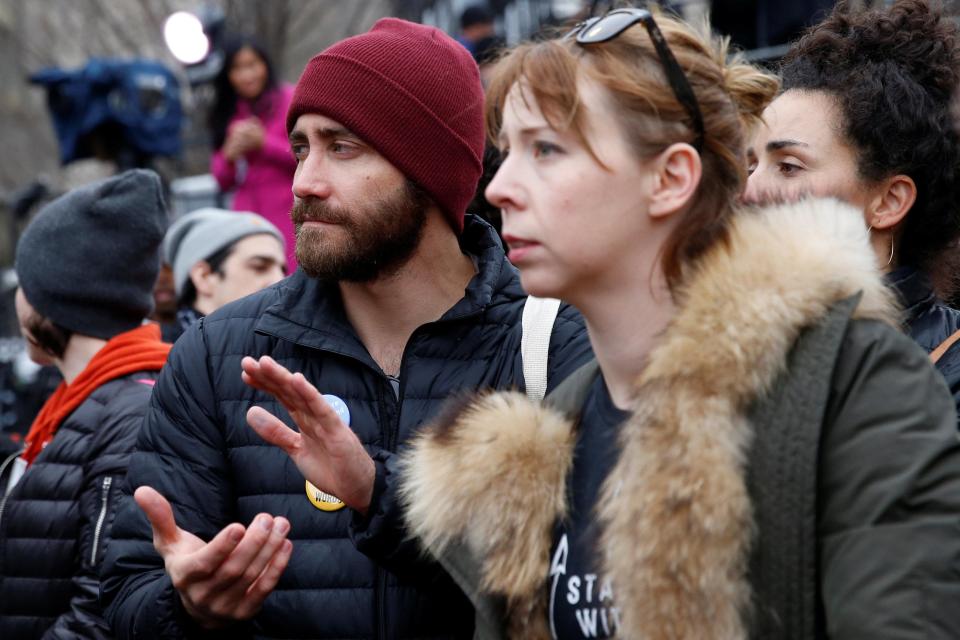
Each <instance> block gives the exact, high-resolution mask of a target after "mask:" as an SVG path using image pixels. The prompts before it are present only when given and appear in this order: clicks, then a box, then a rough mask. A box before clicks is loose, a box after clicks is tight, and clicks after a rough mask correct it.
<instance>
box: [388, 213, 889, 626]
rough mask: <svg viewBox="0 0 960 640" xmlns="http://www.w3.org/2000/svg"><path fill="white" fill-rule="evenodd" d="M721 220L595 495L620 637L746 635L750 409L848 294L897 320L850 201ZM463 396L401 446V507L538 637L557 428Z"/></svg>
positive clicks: (523, 404)
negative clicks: (467, 558)
mask: <svg viewBox="0 0 960 640" xmlns="http://www.w3.org/2000/svg"><path fill="white" fill-rule="evenodd" d="M731 224H732V228H731V237H730V242H729V243H724V244H718V245H717V246H716V247H714V248H713V249H712V250H711V251H710V252H708V253H707V254H706V255H705V256H704V257H703V258H702V259H701V260H700V261H699V262H698V264H697V265H696V266H695V267H694V268H693V269H692V270H691V271H690V272H688V273H686V274H685V278H684V279H685V283H686V284H685V285H684V286H683V287H682V289H681V290H680V291H678V292H677V294H676V298H677V301H678V311H677V314H676V316H675V317H674V319H673V320H672V321H671V324H670V326H669V327H668V328H667V330H666V331H665V333H664V335H663V337H662V339H661V341H660V343H659V344H658V346H657V347H656V348H655V349H654V350H653V351H652V352H651V353H650V354H649V358H648V364H647V367H646V369H645V370H644V372H643V374H642V375H641V377H640V379H639V380H638V381H637V389H636V401H635V403H634V406H633V414H632V417H631V418H630V420H629V421H628V423H627V424H625V425H624V426H623V428H622V431H621V439H620V447H619V449H620V455H619V460H618V462H617V463H616V465H615V466H614V468H613V469H612V470H611V471H610V474H609V476H608V478H607V479H606V481H605V483H604V490H603V491H602V495H601V497H600V500H599V502H598V504H597V511H596V513H597V516H598V518H599V525H600V528H601V532H602V533H601V537H600V549H598V552H599V556H600V560H601V562H602V564H603V566H604V568H605V572H606V574H607V575H608V576H609V577H610V578H611V580H612V583H613V585H614V592H615V600H616V602H617V605H618V608H619V609H620V610H621V613H622V618H621V628H620V632H621V635H622V636H623V637H628V638H646V639H647V640H659V639H666V638H678V637H682V638H742V637H746V636H747V632H746V629H747V626H748V623H747V620H748V619H749V606H750V601H751V593H750V585H749V580H748V577H747V566H748V557H749V552H750V548H751V545H752V543H753V533H754V528H755V527H754V523H753V522H752V515H751V514H752V510H751V502H750V497H749V493H748V488H747V480H746V469H745V466H744V465H745V463H744V461H745V460H747V459H748V453H749V447H750V446H751V442H752V439H753V425H752V424H751V423H750V420H749V414H748V412H749V409H750V407H751V406H752V405H753V404H754V402H755V401H757V400H758V399H760V398H762V397H763V396H764V394H765V393H766V392H767V390H769V389H771V388H772V387H773V385H774V383H775V381H776V379H777V377H778V376H779V375H780V374H781V373H782V372H783V371H784V369H785V366H786V362H787V358H788V355H789V353H790V350H791V348H792V347H793V345H794V343H795V342H796V340H797V337H798V336H799V335H800V334H801V332H803V331H804V329H806V328H808V327H810V326H813V325H814V324H816V323H818V322H820V321H821V320H822V319H823V318H824V317H825V316H826V314H827V313H828V311H829V310H830V309H831V308H832V307H833V306H834V305H836V304H838V303H840V302H841V301H843V300H846V299H848V298H850V297H851V296H855V295H857V294H858V293H862V297H860V299H859V305H858V308H857V310H856V311H855V312H854V317H861V318H862V317H869V318H876V319H880V320H884V321H886V322H889V323H891V324H895V323H896V312H895V306H894V303H893V295H892V292H891V291H890V289H889V288H888V287H887V286H885V285H884V283H883V280H882V278H881V277H880V274H879V273H878V271H877V269H876V266H875V264H874V257H873V253H872V251H871V249H870V246H869V241H868V237H867V231H866V228H865V227H864V225H863V216H862V215H861V213H860V212H859V211H856V210H854V209H853V208H850V207H847V206H845V205H842V204H840V203H838V202H836V201H818V202H810V201H807V202H801V203H797V204H794V205H784V206H778V207H774V208H771V209H767V210H762V211H756V212H753V211H746V212H742V213H740V214H738V216H737V217H736V218H735V219H734V221H733V222H732V223H731ZM461 407H462V408H464V410H463V411H461V412H460V413H456V412H450V413H448V414H445V415H444V416H443V417H441V418H438V421H437V424H435V425H433V426H431V427H428V428H426V429H424V430H422V431H421V433H420V434H419V435H418V436H417V437H416V438H415V440H414V442H413V444H412V446H411V447H410V450H409V453H408V454H406V455H405V457H404V462H403V469H404V471H403V474H404V481H403V487H402V490H401V493H402V496H403V497H402V499H403V501H404V503H405V505H406V509H405V517H406V518H407V520H408V523H409V525H410V527H411V529H412V531H413V532H414V534H415V535H417V536H418V537H419V538H420V539H421V540H422V541H423V543H424V545H425V546H426V547H427V548H428V549H430V550H431V551H432V552H434V554H435V555H437V556H439V557H444V554H445V551H446V549H448V548H450V547H451V546H456V545H458V544H460V543H461V541H462V542H463V543H465V544H466V547H467V548H468V549H470V551H471V553H472V554H474V555H475V556H476V557H477V558H479V559H480V562H481V567H482V568H481V575H482V582H481V586H482V588H483V589H484V590H485V591H486V592H488V593H490V594H494V595H497V596H501V597H503V598H504V599H505V601H506V607H507V611H508V617H509V621H508V624H509V627H510V629H511V630H512V631H511V635H515V636H516V637H531V638H532V637H538V638H539V637H549V636H548V633H547V632H546V630H545V627H544V621H545V613H546V612H545V603H544V598H545V592H546V590H545V589H544V588H543V585H544V579H545V577H546V576H547V575H548V571H549V551H550V546H551V540H552V532H553V526H554V523H555V522H556V520H557V518H561V517H563V515H564V514H565V513H566V509H567V505H566V493H565V481H564V478H566V477H567V475H568V473H569V471H570V469H571V466H572V464H573V440H574V438H573V435H572V434H573V429H572V424H571V422H570V421H569V420H567V419H566V417H565V416H563V415H561V414H559V413H556V412H554V411H551V410H549V409H546V408H544V407H540V406H535V405H531V404H530V403H529V402H528V401H527V400H526V399H525V398H524V397H523V396H522V395H520V394H517V393H512V394H503V393H501V394H488V395H484V396H481V397H480V398H478V399H476V400H475V401H474V402H473V404H472V405H469V406H468V407H463V406H461ZM678 454H679V455H678ZM464 460H470V461H471V464H470V465H464V464H463V461H464Z"/></svg>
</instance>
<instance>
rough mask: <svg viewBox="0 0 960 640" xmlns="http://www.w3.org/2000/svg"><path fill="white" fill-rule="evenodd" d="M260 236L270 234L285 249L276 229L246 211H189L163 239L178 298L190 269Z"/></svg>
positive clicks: (166, 259) (164, 256)
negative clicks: (219, 253)
mask: <svg viewBox="0 0 960 640" xmlns="http://www.w3.org/2000/svg"><path fill="white" fill-rule="evenodd" d="M259 233H269V234H270V235H272V236H273V237H275V238H276V239H277V240H279V241H280V244H281V245H285V242H284V240H283V234H281V233H280V230H279V229H277V228H276V227H275V226H273V225H272V224H270V222H269V221H268V220H267V219H266V218H264V217H263V216H259V215H257V214H256V213H251V212H249V211H227V210H226V209H216V208H213V207H207V208H204V209H197V210H196V211H191V212H190V213H188V214H186V215H184V216H183V217H181V218H179V219H178V220H177V221H176V222H174V223H173V224H172V225H170V229H168V230H167V235H166V237H165V238H164V239H163V261H164V262H166V263H167V264H169V265H170V266H171V267H173V284H174V287H175V288H176V291H177V297H180V296H181V295H183V288H184V287H185V286H186V284H187V282H188V281H189V279H190V269H192V268H193V265H195V264H197V263H198V262H200V261H201V260H206V259H208V258H210V256H212V255H213V254H215V253H217V252H218V251H220V250H221V249H224V248H226V247H229V246H230V245H232V244H233V243H235V242H237V241H238V240H241V239H243V238H246V237H247V236H253V235H257V234H259Z"/></svg>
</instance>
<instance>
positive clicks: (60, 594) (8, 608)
mask: <svg viewBox="0 0 960 640" xmlns="http://www.w3.org/2000/svg"><path fill="white" fill-rule="evenodd" d="M156 375H157V374H156V372H145V373H135V374H131V375H128V376H125V377H122V378H117V379H116V380H112V381H110V382H107V383H106V384H104V385H102V386H101V387H99V388H98V389H96V390H95V391H94V392H93V393H92V394H90V396H89V397H88V398H87V399H86V400H85V401H84V402H83V404H81V405H80V406H79V407H77V409H76V410H75V411H74V412H73V413H71V414H70V415H69V416H68V417H67V418H66V419H65V420H64V421H63V423H62V424H61V425H60V428H59V429H58V430H57V433H56V435H55V436H54V438H53V440H52V441H51V442H50V444H49V445H47V447H46V448H45V449H44V450H43V451H42V452H41V453H40V455H39V456H37V459H36V460H35V461H34V463H33V465H32V466H31V467H30V468H29V469H28V470H27V472H26V473H25V474H24V476H23V478H21V479H20V482H19V483H17V485H16V486H14V488H13V490H12V491H11V492H10V494H9V495H8V496H7V497H6V499H5V500H4V501H3V502H2V503H0V638H3V640H15V639H19V638H24V639H28V638H29V639H31V640H33V639H35V638H40V637H44V638H108V637H110V632H109V630H108V628H107V625H106V623H105V622H104V620H103V612H102V610H101V608H100V605H99V604H98V602H97V597H98V590H99V585H98V579H97V567H98V565H99V564H100V562H101V561H102V559H103V554H104V549H105V548H106V547H107V546H108V545H109V542H110V530H111V526H112V523H113V520H114V515H115V511H116V505H117V504H118V502H119V494H120V486H121V485H122V484H123V480H124V476H125V475H126V472H127V462H128V460H129V458H130V452H131V451H132V450H133V446H134V444H135V443H136V436H137V432H138V431H139V430H140V426H141V424H142V423H143V415H144V413H146V409H147V404H148V402H149V398H150V392H151V390H152V385H153V381H154V380H155V379H156ZM11 462H12V461H11ZM11 468H12V464H8V465H7V466H6V472H5V473H3V474H2V477H0V488H2V489H6V485H7V477H8V475H9V470H10V469H11Z"/></svg>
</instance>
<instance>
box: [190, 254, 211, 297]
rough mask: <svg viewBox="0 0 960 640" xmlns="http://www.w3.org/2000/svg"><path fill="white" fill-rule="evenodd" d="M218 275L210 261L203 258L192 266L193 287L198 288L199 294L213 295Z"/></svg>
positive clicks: (191, 279) (191, 278)
mask: <svg viewBox="0 0 960 640" xmlns="http://www.w3.org/2000/svg"><path fill="white" fill-rule="evenodd" d="M216 275H217V274H216V273H214V271H213V269H211V268H210V263H209V262H207V261H206V260H201V261H200V262H198V263H196V264H195V265H193V266H192V267H191V268H190V282H192V283H193V288H194V289H196V290H197V295H198V296H204V297H210V296H212V295H213V292H214V287H215V286H216V283H215V282H214V279H215V277H216Z"/></svg>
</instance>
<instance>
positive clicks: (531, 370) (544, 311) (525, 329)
mask: <svg viewBox="0 0 960 640" xmlns="http://www.w3.org/2000/svg"><path fill="white" fill-rule="evenodd" d="M559 310H560V301H559V300H557V299H556V298H536V297H534V296H527V302H526V303H525V304H524V305H523V320H522V321H521V328H522V333H521V337H520V357H521V359H522V360H523V379H524V381H525V382H526V386H527V397H528V398H530V399H531V400H534V401H536V402H540V401H541V400H543V396H545V395H546V393H547V356H548V355H549V353H550V334H552V333H553V322H554V320H556V318H557V312H558V311H559Z"/></svg>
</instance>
